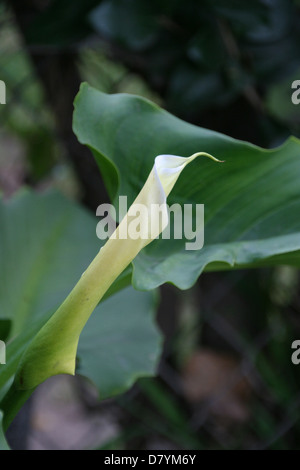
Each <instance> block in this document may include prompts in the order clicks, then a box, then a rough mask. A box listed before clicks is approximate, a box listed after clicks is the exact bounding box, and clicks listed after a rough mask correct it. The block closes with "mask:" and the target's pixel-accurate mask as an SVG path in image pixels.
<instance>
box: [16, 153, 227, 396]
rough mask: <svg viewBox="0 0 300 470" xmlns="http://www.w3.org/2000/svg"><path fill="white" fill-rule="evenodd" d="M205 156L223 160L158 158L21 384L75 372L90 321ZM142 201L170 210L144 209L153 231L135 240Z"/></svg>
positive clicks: (27, 363) (24, 364) (41, 337)
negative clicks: (192, 166) (156, 215)
mask: <svg viewBox="0 0 300 470" xmlns="http://www.w3.org/2000/svg"><path fill="white" fill-rule="evenodd" d="M200 155H202V156H206V157H208V158H211V159H212V160H215V161H219V160H217V159H216V158H214V157H212V156H211V155H209V154H207V153H204V152H200V153H195V154H194V155H191V156H190V157H188V158H184V157H179V156H175V155H159V156H157V157H156V158H155V162H154V166H153V168H152V170H151V172H150V174H149V176H148V178H147V180H146V182H145V184H144V186H143V188H142V190H141V191H140V193H139V194H138V196H137V198H136V199H135V201H134V202H133V204H132V206H131V207H130V208H129V210H128V212H127V214H126V215H125V217H124V218H123V219H122V221H121V223H120V224H119V226H118V227H117V228H116V231H115V232H114V233H113V234H112V235H111V237H110V238H109V239H108V240H107V242H106V243H105V245H104V246H103V247H102V248H101V250H100V251H99V253H98V254H97V256H96V257H95V258H94V260H93V261H92V263H91V264H90V265H89V267H88V268H87V270H86V271H85V272H84V273H83V275H82V276H81V278H80V279H79V281H78V283H77V284H76V285H75V287H74V288H73V290H72V291H71V293H70V294H69V295H68V297H67V298H66V299H65V301H64V302H63V303H62V304H61V306H60V307H59V308H58V310H57V311H56V312H55V313H54V314H53V316H52V317H51V318H50V319H49V320H48V322H47V323H46V324H45V325H44V326H43V328H42V329H41V330H40V331H39V333H38V334H37V335H36V336H35V338H34V339H33V341H32V342H31V343H30V345H29V346H28V348H27V350H26V351H25V353H24V355H23V357H22V359H21V362H20V365H19V368H18V371H17V374H16V377H15V383H14V386H15V388H16V389H19V390H29V389H32V388H35V387H36V386H38V385H39V384H40V383H42V382H43V381H45V380H46V379H47V378H49V377H51V376H53V375H57V374H71V375H74V374H75V366H76V352H77V346H78V341H79V337H80V334H81V332H82V330H83V328H84V326H85V324H86V322H87V321H88V319H89V317H90V315H91V314H92V312H93V310H94V309H95V307H96V306H97V305H98V303H99V302H100V300H101V299H102V297H103V296H104V294H105V293H106V291H107V290H108V288H109V287H110V286H111V285H112V283H113V282H114V281H115V280H116V278H117V277H118V276H119V275H120V274H121V273H122V272H123V271H124V269H125V268H126V267H127V266H128V265H129V264H130V263H131V262H132V260H133V259H134V258H135V257H136V256H137V254H138V253H139V252H140V251H141V250H142V249H143V248H144V247H145V246H146V245H148V244H149V243H151V241H152V240H153V239H155V238H156V237H157V236H158V235H159V234H160V233H161V232H162V231H163V230H164V229H165V227H166V226H167V224H168V212H167V206H166V200H167V197H168V195H169V194H170V192H171V191H172V189H173V187H174V185H175V183H176V181H177V179H178V178H179V176H180V174H181V172H182V171H183V169H184V168H185V167H186V165H188V164H189V163H190V162H191V161H193V160H194V159H195V158H196V157H198V156H200ZM139 204H142V205H144V206H146V207H147V208H150V207H151V205H153V204H159V205H160V207H163V209H165V210H163V213H162V217H160V219H158V220H149V218H150V219H151V218H153V213H152V211H150V210H149V211H148V212H147V215H145V214H144V215H143V217H144V219H142V220H141V228H143V226H144V227H149V226H151V233H150V231H149V233H148V232H147V233H146V236H145V232H144V233H143V236H141V237H139V238H138V239H132V238H131V237H130V236H129V235H130V234H129V232H128V230H129V229H128V227H129V226H130V222H131V221H132V220H133V219H134V215H133V214H134V213H135V208H136V206H137V205H139ZM146 218H148V220H146ZM124 233H125V237H124ZM120 235H122V236H120Z"/></svg>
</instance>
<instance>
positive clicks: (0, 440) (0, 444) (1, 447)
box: [0, 411, 9, 450]
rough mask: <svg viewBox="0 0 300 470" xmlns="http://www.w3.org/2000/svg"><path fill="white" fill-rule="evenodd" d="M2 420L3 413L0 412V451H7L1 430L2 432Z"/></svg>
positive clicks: (7, 447)
mask: <svg viewBox="0 0 300 470" xmlns="http://www.w3.org/2000/svg"><path fill="white" fill-rule="evenodd" d="M2 418H3V413H2V411H0V450H9V446H8V444H7V442H6V439H5V436H4V433H3V430H2Z"/></svg>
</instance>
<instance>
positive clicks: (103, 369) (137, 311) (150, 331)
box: [78, 287, 161, 399]
mask: <svg viewBox="0 0 300 470" xmlns="http://www.w3.org/2000/svg"><path fill="white" fill-rule="evenodd" d="M155 304H156V302H155V296H154V294H153V292H138V291H135V290H134V289H133V288H132V287H128V288H127V289H125V290H123V291H121V292H118V293H117V294H116V295H114V296H112V297H110V298H109V299H107V300H105V301H104V302H103V303H101V304H100V305H99V306H98V307H97V308H96V310H95V312H94V313H93V315H92V316H91V318H90V320H89V321H88V323H87V325H86V327H85V328H84V330H83V332H82V334H81V336H80V340H79V346H78V356H79V366H78V373H79V374H82V375H84V376H86V377H89V378H90V379H91V380H92V381H93V382H94V383H95V384H96V385H97V388H98V390H99V395H100V398H101V399H103V398H107V397H108V396H111V395H116V394H118V393H121V392H122V391H124V390H125V389H126V388H128V387H130V386H131V385H132V384H133V382H134V381H135V380H136V378H137V377H139V376H146V375H153V373H154V372H155V370H156V365H157V361H158V358H159V354H160V349H161V339H160V334H159V332H158V330H157V328H156V326H155V325H154V323H153V315H154V307H155Z"/></svg>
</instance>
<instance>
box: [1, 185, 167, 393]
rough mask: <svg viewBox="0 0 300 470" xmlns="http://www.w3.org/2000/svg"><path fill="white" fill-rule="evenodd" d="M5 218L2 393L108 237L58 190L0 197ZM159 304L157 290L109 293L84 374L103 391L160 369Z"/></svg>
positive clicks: (83, 352) (86, 350)
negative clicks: (6, 198)
mask: <svg viewBox="0 0 300 470" xmlns="http://www.w3.org/2000/svg"><path fill="white" fill-rule="evenodd" d="M0 223H1V227H2V230H1V234H0V267H1V269H0V281H1V282H0V335H1V339H5V341H6V344H7V350H6V365H3V366H1V367H0V399H2V398H3V397H4V396H5V394H6V392H7V391H8V388H9V386H10V385H11V383H12V379H13V376H14V374H15V372H16V369H17V366H18V363H19V361H20V358H21V356H22V353H23V352H24V350H25V348H26V347H27V345H28V344H29V342H30V341H31V340H32V339H33V338H34V336H35V335H36V334H37V332H38V331H39V330H40V328H41V327H42V326H43V325H44V324H45V322H46V321H47V320H48V319H49V318H50V316H51V314H52V313H53V312H54V311H55V310H56V308H57V307H58V306H59V304H60V303H61V302H62V301H63V300H64V298H65V297H66V295H67V294H68V293H69V291H70V290H71V289H72V287H73V286H74V284H75V283H76V282H77V280H78V279H79V277H80V276H81V274H82V273H83V271H84V270H85V269H86V268H87V266H88V265H89V263H90V262H91V260H92V259H93V258H94V256H95V255H96V254H97V252H98V250H99V248H100V246H101V243H102V242H100V240H98V239H97V237H96V223H97V220H96V218H94V217H93V216H92V215H90V214H89V213H88V212H87V211H86V210H84V209H82V208H81V207H79V206H78V205H77V204H75V203H73V202H71V201H69V200H67V199H66V198H65V197H63V196H62V195H60V194H59V193H57V192H52V191H51V192H48V193H45V194H36V193H34V192H30V191H27V190H26V191H22V192H20V193H19V194H18V195H17V196H16V197H14V198H13V199H11V200H9V201H8V202H3V201H2V202H0ZM130 271H131V270H130V268H128V269H127V270H125V272H124V275H123V276H122V275H121V276H120V279H119V281H118V280H117V282H116V283H115V284H114V285H113V286H112V288H111V289H110V294H115V293H116V292H118V290H119V289H123V288H124V287H126V285H128V283H129V282H130V277H131V275H130ZM155 306H156V302H155V299H154V294H153V293H148V292H145V293H142V292H136V291H134V290H133V289H132V288H130V289H129V290H127V289H126V290H125V291H124V292H120V293H118V294H115V295H112V296H111V297H110V298H109V299H108V300H105V301H104V303H103V305H101V306H99V307H98V308H97V312H95V319H93V320H91V324H90V323H89V322H88V324H87V325H86V328H87V330H86V331H85V330H84V335H83V339H82V341H81V343H80V373H81V374H83V375H85V374H86V375H87V377H88V378H90V379H91V380H93V381H94V382H95V383H96V384H97V385H99V387H100V393H101V397H103V396H105V397H107V396H109V395H110V393H112V394H115V393H117V391H119V390H125V389H126V388H127V387H128V386H130V385H131V384H132V383H133V381H134V379H135V378H136V377H138V376H139V375H142V376H143V375H149V374H151V373H154V372H155V366H156V361H157V358H158V355H159V351H160V334H159V333H158V331H157V329H156V327H155V326H154V320H153V314H154V308H155ZM131 322H134V323H133V324H132V323H131ZM101 343H102V344H101ZM133 343H134V344H133ZM135 356H136V357H135ZM89 360H91V362H90V364H88V362H89ZM89 374H90V375H89Z"/></svg>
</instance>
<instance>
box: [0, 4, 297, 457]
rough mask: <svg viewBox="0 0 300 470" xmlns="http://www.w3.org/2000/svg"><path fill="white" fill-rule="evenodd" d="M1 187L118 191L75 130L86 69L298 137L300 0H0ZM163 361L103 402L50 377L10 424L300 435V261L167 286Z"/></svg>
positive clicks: (93, 442) (207, 121)
mask: <svg viewBox="0 0 300 470" xmlns="http://www.w3.org/2000/svg"><path fill="white" fill-rule="evenodd" d="M0 79H1V80H3V81H5V83H6V86H7V104H6V105H1V106H0V190H1V192H2V194H3V197H5V198H9V197H11V196H12V195H13V194H14V193H15V192H16V191H17V190H18V189H19V188H20V186H22V185H24V184H26V185H30V186H32V187H34V188H36V190H37V191H42V190H44V189H45V188H48V187H57V188H58V189H59V190H60V191H62V192H63V193H64V194H66V195H67V197H69V198H72V199H75V200H78V201H81V202H82V204H84V205H85V206H86V207H87V208H88V209H89V210H91V211H92V212H93V214H94V213H95V209H96V207H97V206H98V205H99V204H100V203H102V202H107V201H108V196H107V194H106V191H105V188H104V186H103V183H102V180H101V177H100V175H99V172H98V171H97V168H96V164H95V163H94V160H93V158H92V156H91V154H90V152H89V150H88V149H86V148H84V147H82V146H81V145H80V144H78V143H77V140H76V138H75V136H74V134H73V132H72V112H73V100H74V97H75V95H76V93H77V92H78V88H79V85H80V83H81V82H82V81H88V82H89V83H90V84H91V85H93V86H94V87H96V88H98V89H100V90H102V91H104V92H106V93H118V92H125V93H134V94H139V95H142V96H145V97H147V98H150V99H151V100H153V101H155V102H156V103H158V104H159V105H160V106H162V107H163V108H165V109H167V110H168V111H170V112H172V113H173V114H175V115H177V116H178V117H180V118H182V119H184V120H186V121H188V122H191V123H193V124H196V125H199V126H203V127H207V128H210V129H213V130H216V131H219V132H222V133H225V134H228V135H230V136H232V137H234V138H238V139H243V140H247V141H250V142H252V143H254V144H257V145H260V146H263V147H267V148H270V147H274V146H277V145H280V144H281V143H282V142H283V141H284V140H285V139H286V138H287V137H288V136H289V135H290V134H294V135H296V136H298V137H300V108H299V109H298V107H297V106H295V105H293V104H292V102H291V94H292V91H291V84H292V82H293V81H294V80H295V79H300V1H299V0H293V1H292V0H291V1H289V0H252V1H251V2H246V1H244V0H202V1H201V2H200V1H196V0H185V1H184V2H182V1H181V2H180V1H178V0H172V1H170V0H166V1H164V2H159V1H158V0H152V1H151V2H149V1H146V0H103V1H99V0H76V2H75V1H72V0H65V1H63V2H62V1H59V0H23V1H22V2H20V1H17V0H16V1H15V0H11V1H9V2H5V1H3V0H0ZM157 321H158V323H159V325H160V328H161V330H162V332H163V334H164V352H163V357H162V359H161V362H160V365H159V369H158V371H157V377H155V378H147V379H142V380H139V381H138V382H137V383H136V385H135V386H134V387H133V388H132V389H131V390H129V391H128V392H127V393H125V394H124V395H122V396H118V397H116V398H114V399H111V400H105V401H103V402H99V401H98V399H97V396H96V393H95V390H94V389H93V387H92V386H91V385H89V386H88V385H87V384H86V383H85V382H82V381H81V380H80V378H78V377H77V378H69V377H57V378H54V379H51V380H49V381H47V383H46V384H44V385H42V386H41V387H39V389H38V390H37V392H36V393H35V394H34V396H33V398H32V399H31V400H30V402H29V403H28V405H27V406H26V407H25V408H24V410H23V411H22V413H21V415H19V417H18V419H17V420H16V422H15V424H14V426H13V427H12V429H11V430H10V437H9V439H10V442H11V444H12V446H13V447H14V448H29V449H83V448H98V449H114V450H115V449H158V450H159V449H299V448H300V422H299V414H300V393H299V385H300V375H299V371H300V365H299V366H296V365H293V364H292V363H291V354H292V350H291V344H292V342H293V341H294V340H295V339H299V338H300V291H299V273H298V271H297V270H295V269H293V268H291V267H285V266H282V267H276V268H272V269H260V270H251V271H250V270H249V271H236V272H229V273H219V274H215V273H205V274H204V275H202V276H201V278H200V279H199V281H198V283H197V285H196V286H194V288H193V289H191V290H189V291H184V292H183V291H179V290H177V289H175V288H173V287H172V286H163V287H162V288H161V302H160V306H159V311H158V318H157Z"/></svg>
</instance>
